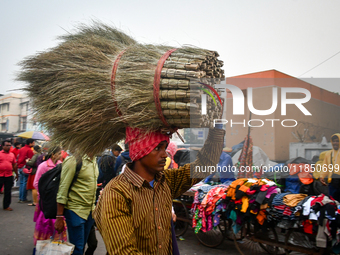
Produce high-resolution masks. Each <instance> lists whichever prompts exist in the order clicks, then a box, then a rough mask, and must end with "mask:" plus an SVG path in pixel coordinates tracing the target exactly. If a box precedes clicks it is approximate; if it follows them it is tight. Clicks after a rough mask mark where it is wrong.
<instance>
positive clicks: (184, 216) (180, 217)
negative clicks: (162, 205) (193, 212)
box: [172, 199, 189, 237]
mask: <svg viewBox="0 0 340 255" xmlns="http://www.w3.org/2000/svg"><path fill="white" fill-rule="evenodd" d="M172 206H173V207H174V211H175V214H176V217H177V220H176V222H174V228H175V234H176V237H179V236H181V235H184V233H185V232H186V231H187V229H188V225H189V223H188V222H187V221H185V220H189V213H188V210H187V208H186V207H185V205H184V203H183V202H182V201H181V200H178V199H174V200H173V201H172Z"/></svg>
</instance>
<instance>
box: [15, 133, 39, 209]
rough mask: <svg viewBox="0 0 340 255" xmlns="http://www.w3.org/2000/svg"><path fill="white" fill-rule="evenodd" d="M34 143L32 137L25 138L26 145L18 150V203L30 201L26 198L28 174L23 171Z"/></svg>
mask: <svg viewBox="0 0 340 255" xmlns="http://www.w3.org/2000/svg"><path fill="white" fill-rule="evenodd" d="M34 145H35V142H34V140H33V139H27V140H26V145H25V146H24V147H22V148H21V149H20V150H19V154H18V168H19V175H20V176H19V178H20V186H19V203H26V202H31V201H28V200H27V189H26V187H27V179H28V174H25V173H24V172H23V170H24V168H25V167H26V161H27V160H30V159H31V158H32V157H33V155H34V153H33V151H32V147H33V146H34Z"/></svg>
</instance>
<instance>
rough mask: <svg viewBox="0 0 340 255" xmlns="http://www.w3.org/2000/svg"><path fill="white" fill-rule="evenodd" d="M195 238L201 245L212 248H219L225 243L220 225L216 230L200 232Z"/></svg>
mask: <svg viewBox="0 0 340 255" xmlns="http://www.w3.org/2000/svg"><path fill="white" fill-rule="evenodd" d="M195 236H196V237H197V239H198V241H200V243H201V244H203V245H204V246H207V247H210V248H214V247H217V246H219V245H220V244H222V243H223V241H224V235H223V233H222V229H221V227H220V225H218V227H217V228H216V229H212V230H210V231H207V232H202V231H200V232H198V233H197V234H195Z"/></svg>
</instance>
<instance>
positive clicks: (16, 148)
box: [11, 142, 21, 159]
mask: <svg viewBox="0 0 340 255" xmlns="http://www.w3.org/2000/svg"><path fill="white" fill-rule="evenodd" d="M20 149H21V143H19V142H15V143H14V147H11V152H12V153H13V154H14V156H15V159H18V154H19V150H20Z"/></svg>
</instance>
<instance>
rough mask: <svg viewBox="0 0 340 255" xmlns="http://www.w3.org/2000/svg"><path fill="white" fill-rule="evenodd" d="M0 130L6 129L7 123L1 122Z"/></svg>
mask: <svg viewBox="0 0 340 255" xmlns="http://www.w3.org/2000/svg"><path fill="white" fill-rule="evenodd" d="M1 131H7V124H6V123H1Z"/></svg>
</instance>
